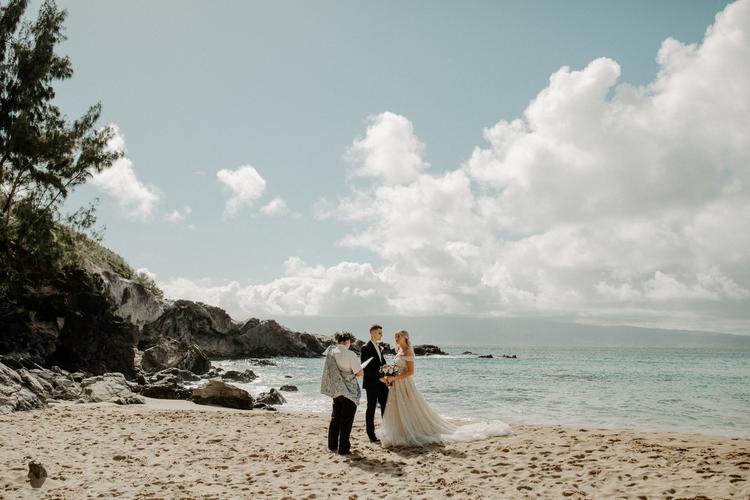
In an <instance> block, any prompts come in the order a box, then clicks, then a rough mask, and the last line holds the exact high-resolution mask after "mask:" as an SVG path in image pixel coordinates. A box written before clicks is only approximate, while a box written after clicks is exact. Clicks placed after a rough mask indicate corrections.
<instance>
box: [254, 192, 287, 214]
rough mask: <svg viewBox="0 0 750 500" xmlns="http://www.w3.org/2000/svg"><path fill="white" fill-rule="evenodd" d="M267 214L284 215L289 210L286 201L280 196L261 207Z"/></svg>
mask: <svg viewBox="0 0 750 500" xmlns="http://www.w3.org/2000/svg"><path fill="white" fill-rule="evenodd" d="M260 211H261V212H263V213H264V214H266V215H284V214H286V213H288V212H289V209H288V208H287V206H286V202H285V201H284V200H283V199H282V198H281V197H279V196H277V197H276V198H274V199H273V200H271V201H269V202H268V203H266V204H265V205H263V207H261V209H260Z"/></svg>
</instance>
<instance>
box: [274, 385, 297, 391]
mask: <svg viewBox="0 0 750 500" xmlns="http://www.w3.org/2000/svg"><path fill="white" fill-rule="evenodd" d="M279 390H280V391H285V392H297V391H298V390H299V389H297V386H295V385H282V386H281V387H279Z"/></svg>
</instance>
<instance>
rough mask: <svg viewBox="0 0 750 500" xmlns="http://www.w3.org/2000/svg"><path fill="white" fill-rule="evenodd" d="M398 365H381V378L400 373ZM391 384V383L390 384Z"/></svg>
mask: <svg viewBox="0 0 750 500" xmlns="http://www.w3.org/2000/svg"><path fill="white" fill-rule="evenodd" d="M398 371H399V370H398V366H396V365H395V364H392V365H383V366H381V367H380V375H381V378H383V377H392V376H394V375H396V374H397V373H398ZM388 385H390V384H388Z"/></svg>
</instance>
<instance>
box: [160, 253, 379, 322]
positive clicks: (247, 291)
mask: <svg viewBox="0 0 750 500" xmlns="http://www.w3.org/2000/svg"><path fill="white" fill-rule="evenodd" d="M285 270H286V272H285V275H284V276H283V277H281V278H279V279H276V280H274V281H272V282H270V283H264V284H258V285H248V286H242V285H240V284H239V283H238V282H236V281H231V282H225V283H215V282H212V281H211V280H208V279H203V280H189V279H185V278H177V279H173V280H167V281H163V282H160V283H159V286H160V287H161V288H162V290H164V293H165V294H166V295H167V296H168V297H173V298H184V299H189V300H199V301H202V302H206V303H208V304H213V305H217V306H220V307H222V308H224V309H226V310H227V311H228V312H229V313H230V314H232V315H233V316H234V317H238V318H241V317H248V316H251V315H253V316H256V317H257V316H273V315H279V314H285V315H305V314H308V315H309V314H323V315H326V314H328V315H336V314H340V312H341V311H348V312H350V313H351V314H370V313H375V314H377V313H383V312H385V311H387V310H389V309H390V307H389V306H388V296H389V295H391V294H392V292H393V291H392V290H391V288H390V287H391V285H390V283H389V281H388V279H387V277H386V273H383V272H380V273H379V272H376V271H375V270H374V269H373V267H372V266H371V265H370V264H357V263H352V262H341V263H339V264H337V265H335V266H331V267H328V268H325V267H323V266H309V265H308V264H306V263H305V262H303V261H302V260H301V259H299V258H297V257H291V258H289V259H288V260H287V261H286V262H285Z"/></svg>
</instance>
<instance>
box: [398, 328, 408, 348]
mask: <svg viewBox="0 0 750 500" xmlns="http://www.w3.org/2000/svg"><path fill="white" fill-rule="evenodd" d="M396 335H400V336H402V337H404V339H406V345H407V346H409V347H411V341H410V340H409V332H407V331H406V330H399V331H397V332H396Z"/></svg>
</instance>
